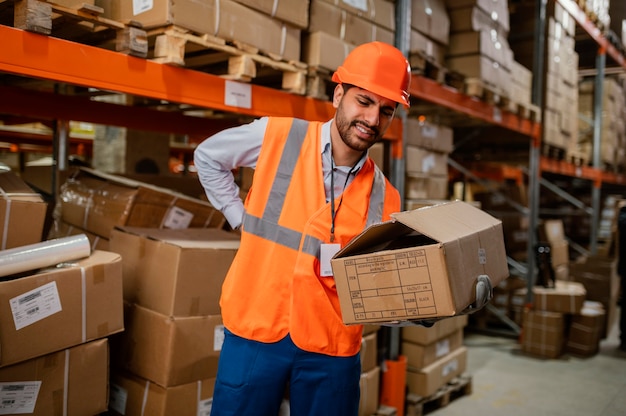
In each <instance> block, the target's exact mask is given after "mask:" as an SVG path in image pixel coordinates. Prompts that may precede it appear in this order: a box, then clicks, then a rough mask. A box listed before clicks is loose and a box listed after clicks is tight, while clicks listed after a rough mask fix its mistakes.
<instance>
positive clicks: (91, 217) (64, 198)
mask: <svg viewBox="0 0 626 416" xmlns="http://www.w3.org/2000/svg"><path fill="white" fill-rule="evenodd" d="M54 218H55V225H54V226H53V227H52V228H51V230H50V235H49V238H54V237H64V236H67V235H74V234H76V233H84V234H86V235H87V236H88V237H89V238H90V241H91V242H92V245H93V246H94V247H98V248H102V249H106V248H107V244H108V239H109V238H110V234H111V231H112V230H113V229H114V228H115V227H116V226H134V227H152V228H166V229H181V228H221V227H223V225H224V224H225V220H224V217H223V215H222V214H221V213H220V212H219V211H218V210H216V209H215V208H213V206H211V204H209V203H208V202H206V201H203V200H200V199H196V198H192V197H190V196H187V195H184V194H181V193H179V192H175V191H173V190H170V189H167V188H162V187H158V186H155V185H150V184H147V183H144V182H140V181H136V180H132V179H128V178H124V177H121V176H117V175H110V174H106V173H103V172H100V171H97V170H93V169H88V168H82V169H80V170H79V171H77V172H76V173H75V174H74V175H73V176H72V177H70V178H69V179H68V180H67V181H66V182H65V183H64V184H63V185H62V186H61V190H60V194H59V198H58V203H57V206H56V207H55V211H54Z"/></svg>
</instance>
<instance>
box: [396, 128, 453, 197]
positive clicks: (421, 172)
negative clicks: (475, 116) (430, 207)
mask: <svg viewBox="0 0 626 416" xmlns="http://www.w3.org/2000/svg"><path fill="white" fill-rule="evenodd" d="M406 123H407V124H406V128H405V131H406V134H405V138H404V140H405V142H406V144H407V146H406V169H405V170H406V183H405V184H406V189H405V191H406V192H405V197H406V198H407V199H409V200H411V199H447V198H448V196H449V192H448V155H449V154H450V153H451V152H452V150H453V130H452V129H451V128H450V127H446V126H443V125H437V124H434V123H430V122H427V121H420V120H418V119H417V118H412V117H411V118H408V119H407V120H406Z"/></svg>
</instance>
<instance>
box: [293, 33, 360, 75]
mask: <svg viewBox="0 0 626 416" xmlns="http://www.w3.org/2000/svg"><path fill="white" fill-rule="evenodd" d="M352 49H354V45H350V44H348V43H347V42H344V41H343V40H341V39H339V38H337V37H334V36H333V35H330V34H328V33H326V32H322V31H318V32H310V33H308V34H307V35H306V36H305V37H304V42H303V47H302V60H303V61H304V62H306V63H307V64H309V66H312V67H315V68H324V69H328V70H331V71H334V70H336V69H337V68H338V67H339V65H341V63H342V62H343V61H344V59H346V57H347V56H348V54H349V53H350V52H351V51H352Z"/></svg>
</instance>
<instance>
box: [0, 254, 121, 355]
mask: <svg viewBox="0 0 626 416" xmlns="http://www.w3.org/2000/svg"><path fill="white" fill-rule="evenodd" d="M123 312H124V311H123V300H122V260H121V257H120V256H119V254H115V253H110V252H106V251H95V252H93V254H92V255H91V256H89V257H88V258H86V259H82V260H78V261H76V262H73V263H71V264H69V263H68V264H64V266H63V267H55V268H50V269H45V270H42V271H41V272H39V273H37V274H34V275H31V276H28V277H22V278H18V279H15V280H8V281H3V282H0V354H1V355H0V366H5V365H8V364H13V363H16V362H19V361H24V360H27V359H30V358H33V357H38V356H41V355H44V354H48V353H51V352H54V351H58V350H61V349H63V348H69V347H72V346H75V345H78V344H81V343H84V342H88V341H92V340H95V339H99V338H104V337H106V336H109V335H111V334H114V333H117V332H120V331H122V330H124V322H123V321H124V317H123Z"/></svg>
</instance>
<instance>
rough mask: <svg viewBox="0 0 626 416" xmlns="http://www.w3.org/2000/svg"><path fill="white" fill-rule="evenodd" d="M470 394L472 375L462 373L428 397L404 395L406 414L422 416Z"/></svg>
mask: <svg viewBox="0 0 626 416" xmlns="http://www.w3.org/2000/svg"><path fill="white" fill-rule="evenodd" d="M470 394H472V377H471V376H470V375H468V374H462V375H460V376H458V377H456V378H454V379H453V380H451V381H449V382H448V383H446V384H445V385H443V386H442V387H441V388H439V390H437V392H436V393H434V394H433V395H431V396H428V397H422V396H419V395H417V394H412V393H409V394H408V395H407V397H406V404H407V406H406V416H423V415H425V414H427V413H429V412H431V411H433V410H436V409H440V408H442V407H445V406H447V405H448V404H449V403H450V402H451V401H453V400H455V399H457V398H459V397H463V396H468V395H470Z"/></svg>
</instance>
